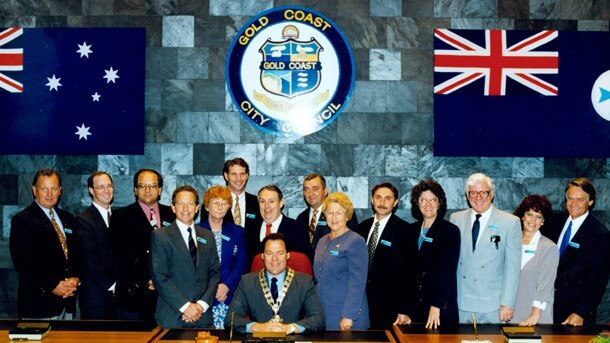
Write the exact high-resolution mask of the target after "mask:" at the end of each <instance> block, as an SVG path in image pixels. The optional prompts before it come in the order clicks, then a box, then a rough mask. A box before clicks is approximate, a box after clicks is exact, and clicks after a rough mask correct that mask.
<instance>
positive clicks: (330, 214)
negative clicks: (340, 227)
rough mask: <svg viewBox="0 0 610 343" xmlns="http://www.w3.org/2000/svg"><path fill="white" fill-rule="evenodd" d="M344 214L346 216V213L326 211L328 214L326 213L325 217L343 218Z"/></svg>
mask: <svg viewBox="0 0 610 343" xmlns="http://www.w3.org/2000/svg"><path fill="white" fill-rule="evenodd" d="M344 214H345V211H326V212H324V216H325V217H326V218H332V217H342V216H343V215H344Z"/></svg>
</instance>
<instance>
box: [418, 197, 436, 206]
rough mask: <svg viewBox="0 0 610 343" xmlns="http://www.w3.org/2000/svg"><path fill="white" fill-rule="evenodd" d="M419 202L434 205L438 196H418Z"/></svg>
mask: <svg viewBox="0 0 610 343" xmlns="http://www.w3.org/2000/svg"><path fill="white" fill-rule="evenodd" d="M419 203H420V204H422V205H423V204H431V205H436V204H437V203H438V198H430V199H427V198H419Z"/></svg>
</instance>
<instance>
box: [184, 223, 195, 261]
mask: <svg viewBox="0 0 610 343" xmlns="http://www.w3.org/2000/svg"><path fill="white" fill-rule="evenodd" d="M186 231H187V232H188V233H189V254H191V260H193V265H194V266H195V267H197V246H196V245H195V242H193V235H192V234H191V232H192V231H191V228H190V227H189V228H188V229H186Z"/></svg>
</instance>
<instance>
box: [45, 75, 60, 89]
mask: <svg viewBox="0 0 610 343" xmlns="http://www.w3.org/2000/svg"><path fill="white" fill-rule="evenodd" d="M47 80H49V82H47V84H46V85H45V86H49V92H50V91H52V90H58V89H57V87H59V86H61V83H59V80H61V77H55V74H53V77H47Z"/></svg>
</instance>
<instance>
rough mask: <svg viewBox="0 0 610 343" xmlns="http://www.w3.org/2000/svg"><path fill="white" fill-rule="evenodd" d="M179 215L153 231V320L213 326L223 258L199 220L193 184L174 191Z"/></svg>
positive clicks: (175, 325)
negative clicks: (219, 255)
mask: <svg viewBox="0 0 610 343" xmlns="http://www.w3.org/2000/svg"><path fill="white" fill-rule="evenodd" d="M172 211H173V212H174V213H175V214H176V220H175V221H174V222H173V223H171V225H170V226H165V227H163V228H160V229H158V230H154V231H153V232H152V237H151V263H150V268H151V271H152V278H153V282H154V285H155V288H156V289H157V291H158V294H159V296H158V299H157V309H156V313H155V319H156V320H157V324H159V326H161V327H163V328H211V327H213V325H212V308H211V306H212V305H213V304H214V296H215V295H216V287H218V281H219V280H220V261H219V259H218V252H217V251H216V240H215V238H214V235H213V234H212V232H211V231H209V230H206V229H204V228H202V227H201V226H198V225H195V221H194V220H193V219H194V218H195V215H196V214H197V212H198V211H199V194H198V193H197V190H196V189H195V188H193V187H192V186H189V185H184V186H180V187H178V188H176V190H174V192H173V194H172Z"/></svg>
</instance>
